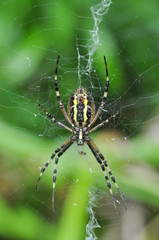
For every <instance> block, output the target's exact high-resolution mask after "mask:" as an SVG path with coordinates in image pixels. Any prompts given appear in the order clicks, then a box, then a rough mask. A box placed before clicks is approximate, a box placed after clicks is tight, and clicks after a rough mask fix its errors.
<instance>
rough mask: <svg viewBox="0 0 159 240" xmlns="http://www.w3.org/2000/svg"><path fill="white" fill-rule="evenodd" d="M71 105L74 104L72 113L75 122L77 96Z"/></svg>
mask: <svg viewBox="0 0 159 240" xmlns="http://www.w3.org/2000/svg"><path fill="white" fill-rule="evenodd" d="M73 105H74V115H73V120H74V122H75V123H76V122H77V97H75V99H74V101H73Z"/></svg>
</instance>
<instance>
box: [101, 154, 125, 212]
mask: <svg viewBox="0 0 159 240" xmlns="http://www.w3.org/2000/svg"><path fill="white" fill-rule="evenodd" d="M98 151H99V150H98ZM99 157H100V158H101V159H102V161H103V163H104V165H105V167H106V169H107V171H108V173H109V176H110V178H111V180H112V181H113V182H114V185H115V187H116V189H117V190H118V193H119V196H120V197H121V199H122V201H123V204H124V206H125V209H126V210H127V205H126V202H125V199H124V198H123V195H122V193H121V191H120V189H119V187H118V184H117V183H116V180H115V177H114V176H113V173H112V172H111V170H110V168H109V166H108V163H107V161H106V160H105V158H104V156H103V154H102V153H101V152H100V151H99Z"/></svg>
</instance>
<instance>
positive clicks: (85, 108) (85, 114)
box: [83, 98, 88, 123]
mask: <svg viewBox="0 0 159 240" xmlns="http://www.w3.org/2000/svg"><path fill="white" fill-rule="evenodd" d="M87 104H88V100H87V98H86V99H85V100H84V105H85V107H84V109H83V116H84V122H85V123H86V122H87V119H88V118H87V108H88V105H87Z"/></svg>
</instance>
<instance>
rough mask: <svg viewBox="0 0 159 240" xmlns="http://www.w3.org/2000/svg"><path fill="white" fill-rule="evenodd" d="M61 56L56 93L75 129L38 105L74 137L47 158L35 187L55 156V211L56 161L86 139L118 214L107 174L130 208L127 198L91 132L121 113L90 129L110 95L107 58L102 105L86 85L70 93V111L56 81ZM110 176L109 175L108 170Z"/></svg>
mask: <svg viewBox="0 0 159 240" xmlns="http://www.w3.org/2000/svg"><path fill="white" fill-rule="evenodd" d="M59 58H60V56H58V59H57V63H56V69H55V82H54V83H55V90H56V96H57V101H58V104H59V107H60V108H61V111H62V113H63V115H64V117H65V118H66V120H67V122H68V123H69V124H70V125H71V127H72V128H69V127H67V126H65V125H64V124H62V123H60V122H58V121H57V120H56V119H55V118H54V117H53V116H52V115H51V114H50V113H48V112H47V111H46V110H45V109H44V108H43V107H42V106H41V105H40V104H39V107H40V108H41V109H42V110H43V111H44V112H45V114H46V115H47V116H48V117H49V118H51V120H52V121H53V122H54V123H55V124H57V125H59V126H61V127H63V128H65V129H66V130H67V131H69V132H71V133H72V136H71V137H70V138H69V139H68V140H66V141H65V142H64V143H63V144H62V145H61V146H59V147H58V148H57V149H56V150H55V151H54V152H53V153H52V155H51V157H50V159H49V160H48V161H47V163H46V164H45V165H44V167H43V168H42V169H41V172H40V176H39V178H38V181H37V184H36V189H37V188H38V184H39V181H40V179H41V177H42V175H43V173H44V171H45V169H46V168H47V167H48V165H49V164H50V162H51V161H52V159H53V158H54V157H55V155H56V158H55V164H54V173H53V193H52V209H53V211H54V194H55V182H56V175H57V164H58V161H59V158H60V157H61V156H62V154H63V153H64V152H65V151H66V150H67V149H68V148H69V147H70V146H71V145H72V144H73V143H74V142H76V143H77V145H79V146H83V145H84V143H85V142H86V143H87V145H88V146H89V148H90V149H91V151H92V153H93V155H94V157H95V158H96V160H97V162H98V163H99V164H100V166H101V169H102V171H103V173H104V176H105V180H106V183H107V186H108V188H109V191H110V194H111V197H112V200H113V204H114V207H115V210H116V212H117V215H118V210H117V207H116V202H115V198H114V195H113V192H112V189H111V183H110V181H109V178H108V175H109V177H110V178H111V180H112V181H113V182H114V184H115V187H116V188H117V190H118V192H119V195H120V197H121V199H122V201H123V203H124V205H125V208H126V209H127V206H126V203H125V200H124V198H123V196H122V194H121V192H120V190H119V187H118V185H117V183H116V180H115V178H114V176H113V174H112V172H111V170H110V168H109V166H108V163H107V161H106V159H105V158H104V156H103V154H102V153H101V152H100V150H99V149H98V147H97V146H96V144H95V143H94V142H93V140H92V139H91V138H90V137H89V134H90V133H91V132H93V131H95V130H97V129H98V128H100V127H102V126H103V125H104V124H106V123H108V122H109V121H110V119H112V118H114V117H115V116H116V115H117V114H118V113H119V112H117V113H116V114H114V115H113V116H111V117H109V118H108V119H106V120H105V121H103V122H102V123H100V124H98V125H97V126H95V127H94V128H92V129H90V128H91V127H92V125H93V124H94V123H95V122H96V120H97V119H98V117H99V115H100V114H101V112H102V110H103V108H104V105H105V102H106V99H107V94H108V89H109V77H108V68H107V63H106V58H105V56H104V62H105V68H106V86H105V91H104V95H103V99H102V102H101V104H100V106H99V109H98V111H97V112H96V113H95V105H94V100H93V97H92V96H91V94H90V93H89V92H88V91H87V90H86V89H85V88H83V87H79V88H77V89H76V90H75V91H74V92H73V93H72V94H71V96H70V99H69V101H68V109H67V112H66V110H65V108H64V106H63V103H62V101H61V98H60V93H59V88H58V81H57V69H58V63H59ZM79 153H80V154H85V153H84V152H83V151H81V152H79ZM106 170H107V172H108V175H107V172H106Z"/></svg>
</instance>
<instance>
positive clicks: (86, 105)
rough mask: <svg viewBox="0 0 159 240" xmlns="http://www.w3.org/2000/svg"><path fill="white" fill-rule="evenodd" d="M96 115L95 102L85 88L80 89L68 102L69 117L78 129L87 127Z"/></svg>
mask: <svg viewBox="0 0 159 240" xmlns="http://www.w3.org/2000/svg"><path fill="white" fill-rule="evenodd" d="M94 114H95V106H94V100H93V98H92V96H91V94H90V93H89V92H88V91H87V90H86V89H85V88H83V87H79V88H78V89H76V90H75V91H74V92H73V93H72V94H71V97H70V99H69V102H68V116H69V118H70V120H71V122H72V123H73V124H74V125H75V126H77V127H85V126H87V125H88V124H89V123H90V122H91V121H92V119H93V118H94Z"/></svg>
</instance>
